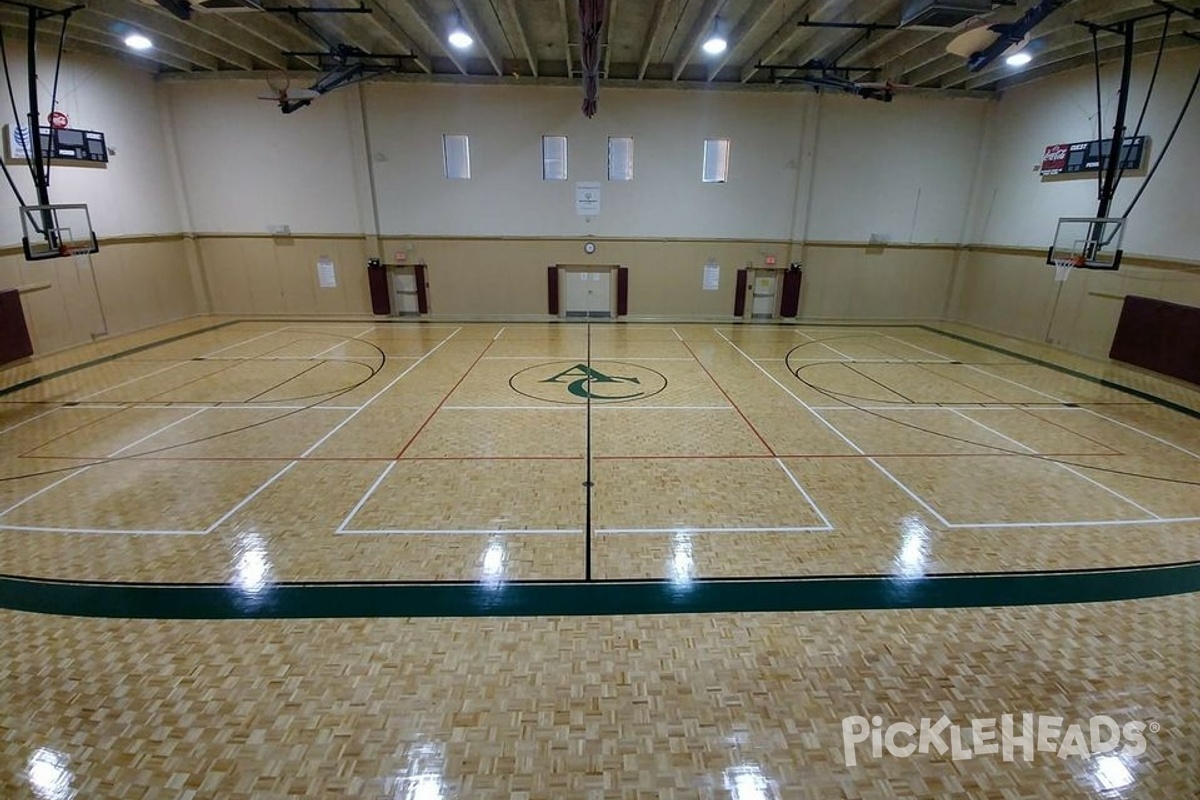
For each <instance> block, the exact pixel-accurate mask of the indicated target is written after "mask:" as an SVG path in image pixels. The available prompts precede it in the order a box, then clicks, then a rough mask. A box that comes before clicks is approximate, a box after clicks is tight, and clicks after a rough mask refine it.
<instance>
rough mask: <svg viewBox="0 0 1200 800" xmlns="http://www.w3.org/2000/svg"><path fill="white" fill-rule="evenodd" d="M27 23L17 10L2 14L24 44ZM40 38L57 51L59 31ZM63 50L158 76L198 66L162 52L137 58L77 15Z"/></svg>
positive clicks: (42, 32)
mask: <svg viewBox="0 0 1200 800" xmlns="http://www.w3.org/2000/svg"><path fill="white" fill-rule="evenodd" d="M28 22H29V18H28V17H26V16H25V15H24V14H23V13H21V12H19V11H17V10H15V9H13V10H11V11H10V10H7V9H2V10H0V25H3V26H4V28H5V30H6V32H8V31H16V30H18V29H19V30H20V32H21V37H22V41H24V36H25V30H26V26H27V25H28ZM38 37H39V39H45V40H47V41H53V43H54V45H55V47H56V48H57V46H58V31H54V30H52V29H50V28H45V27H43V28H40V29H39V32H38ZM76 45H78V47H77V46H76ZM64 50H65V51H67V52H71V51H72V50H78V52H81V53H87V54H89V55H98V56H104V57H115V58H118V59H119V60H120V61H122V62H123V63H125V64H129V65H131V66H134V67H136V68H137V69H140V70H144V71H148V72H159V71H160V67H167V68H169V69H175V70H179V71H181V72H191V71H192V70H193V69H194V68H195V67H196V65H195V64H193V63H192V62H190V61H188V60H187V59H184V58H179V57H178V56H175V55H173V54H172V53H169V52H165V51H161V50H151V51H150V52H148V53H146V54H145V55H142V54H134V53H133V51H132V50H130V49H129V48H128V47H126V46H125V43H124V42H123V41H121V39H120V38H119V37H118V36H116V35H115V34H113V33H112V32H111V31H108V30H97V29H94V28H90V27H87V26H85V25H82V24H80V20H79V18H78V12H77V13H76V14H72V15H71V22H70V24H69V25H68V26H67V42H66V46H65V47H64Z"/></svg>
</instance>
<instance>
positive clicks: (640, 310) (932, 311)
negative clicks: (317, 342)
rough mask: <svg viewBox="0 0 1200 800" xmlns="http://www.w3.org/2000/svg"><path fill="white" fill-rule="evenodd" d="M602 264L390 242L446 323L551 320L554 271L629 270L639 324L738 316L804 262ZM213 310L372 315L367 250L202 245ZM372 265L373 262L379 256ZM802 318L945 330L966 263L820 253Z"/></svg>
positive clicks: (628, 258) (759, 252) (572, 254)
mask: <svg viewBox="0 0 1200 800" xmlns="http://www.w3.org/2000/svg"><path fill="white" fill-rule="evenodd" d="M596 241H597V244H598V245H599V246H598V248H597V251H596V253H595V254H593V255H587V254H585V253H584V252H583V246H582V241H581V240H577V239H541V238H537V239H534V238H530V239H515V238H508V239H492V238H465V239H459V238H455V239H450V238H445V239H442V238H437V239H431V238H403V239H400V238H391V239H384V240H382V241H381V243H380V244H381V249H382V253H383V255H384V258H385V259H386V260H389V261H392V260H396V257H397V254H399V253H403V255H404V258H405V261H406V263H409V264H415V263H425V264H426V265H427V267H428V280H429V299H430V310H431V312H432V313H433V314H434V315H437V316H441V317H472V318H483V317H489V318H503V317H542V316H545V314H546V268H547V267H548V266H551V265H564V266H596V267H604V266H612V265H615V266H624V267H627V268H629V315H630V316H631V317H682V318H717V317H721V318H725V317H730V316H732V313H733V303H734V289H735V280H736V271H737V270H738V269H740V268H742V267H745V266H746V265H747V264H754V265H760V266H761V264H762V263H763V261H764V259H765V257H766V256H767V255H774V256H775V257H776V259H777V262H778V263H779V264H780V265H785V264H787V263H788V260H789V259H790V258H791V257H792V256H793V255H794V254H797V253H799V251H800V249H799V246H798V245H796V246H794V247H792V248H789V246H788V244H787V243H786V242H779V241H736V240H730V241H694V240H693V241H689V240H666V239H657V240H647V239H598V240H596ZM197 242H198V246H199V249H200V252H201V255H202V258H203V260H204V264H205V276H206V282H207V284H208V291H209V295H210V297H211V300H212V307H213V310H214V311H216V312H218V313H235V314H325V315H336V314H338V313H355V314H357V313H369V312H370V299H369V295H368V292H367V285H366V270H365V268H364V265H365V262H366V258H367V256H368V247H367V240H366V239H352V238H322V237H312V238H296V239H293V240H275V239H271V238H267V237H211V236H210V237H198V238H197ZM323 254H325V255H330V256H331V257H333V258H334V260H335V263H336V265H337V270H338V289H336V290H331V289H321V288H319V287H318V286H317V281H316V261H317V258H318V257H319V256H320V255H323ZM372 254H373V253H372ZM805 257H806V266H805V280H804V286H803V290H802V292H801V314H802V316H803V317H805V318H811V319H923V320H929V319H940V318H941V317H942V313H943V309H944V308H945V305H946V301H947V296H948V294H949V291H950V286H951V278H952V275H953V271H954V259H955V251H954V249H953V248H948V247H940V248H939V247H887V248H886V249H883V248H866V247H864V246H847V245H839V244H814V245H809V247H808V248H807V249H806V251H805ZM710 258H712V259H715V260H716V262H717V263H718V264H719V265H720V266H721V282H720V288H719V289H718V290H717V291H704V289H703V288H702V280H701V279H702V270H703V266H704V264H705V263H706V262H707V261H708V260H709V259H710Z"/></svg>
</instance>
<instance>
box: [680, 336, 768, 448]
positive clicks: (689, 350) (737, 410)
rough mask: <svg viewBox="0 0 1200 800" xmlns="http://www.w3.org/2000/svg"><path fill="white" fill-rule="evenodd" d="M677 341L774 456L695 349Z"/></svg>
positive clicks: (682, 341)
mask: <svg viewBox="0 0 1200 800" xmlns="http://www.w3.org/2000/svg"><path fill="white" fill-rule="evenodd" d="M679 342H680V344H682V345H683V346H684V347H686V348H687V351H688V352H689V353H691V355H692V358H694V359H695V360H696V363H697V364H698V365H699V366H700V369H702V370H704V374H705V375H707V376H708V379H709V380H710V381H712V382H713V386H716V387H717V390H718V391H719V392H720V393H721V394H723V395H725V399H726V400H728V401H729V405H731V406H733V409H734V411H736V412H738V416H740V417H741V418H742V421H743V422H745V423H746V425H747V426H748V427H749V428H750V430H752V431H754V435H755V436H757V437H758V440H759V441H760V442H762V446H763V447H765V448H767V452H768V453H770V454H771V455H772V456H775V455H776V453H775V450H774V448H772V447H771V445H769V444H767V440H766V439H764V438H763V435H762V434H761V433H759V432H758V428H756V427H754V423H752V422H751V421H750V418H749V417H747V416H746V413H745V412H744V411H742V409H741V407H739V406H738V404H737V403H735V402H733V398H732V397H730V396H729V392H727V391H725V388H724V387H723V386H721V384H719V383H717V379H716V378H714V377H713V374H712V373H711V372H709V371H708V367H706V366H704V362H702V361H701V360H700V358H699V357H698V356H697V355H696V351H694V350H693V349H692V346H691V345H689V344H688V343H687V342H685V341H684V340H682V339H680V340H679Z"/></svg>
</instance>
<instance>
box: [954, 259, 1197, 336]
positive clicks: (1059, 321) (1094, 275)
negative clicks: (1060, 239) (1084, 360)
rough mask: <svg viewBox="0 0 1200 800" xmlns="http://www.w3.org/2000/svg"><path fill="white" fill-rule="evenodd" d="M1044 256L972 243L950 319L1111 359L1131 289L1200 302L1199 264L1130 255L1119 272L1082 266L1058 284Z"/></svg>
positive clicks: (1136, 292) (959, 274)
mask: <svg viewBox="0 0 1200 800" xmlns="http://www.w3.org/2000/svg"><path fill="white" fill-rule="evenodd" d="M1045 260H1046V258H1045V255H1044V254H1042V253H1037V254H1035V253H1033V252H1030V251H1022V250H1017V249H1013V250H1011V251H1007V252H1005V251H1001V250H997V249H992V248H972V249H971V250H969V251H968V252H966V253H965V254H964V257H963V262H962V264H961V267H960V269H959V270H958V272H957V273H956V282H955V286H954V300H953V301H952V303H951V309H950V313H949V314H948V318H949V319H951V320H954V321H957V322H965V323H967V324H969V325H976V326H978V327H981V328H987V329H988V330H993V331H997V332H1000V333H1006V334H1009V335H1012V336H1017V337H1020V338H1022V339H1028V340H1030V341H1035V342H1043V341H1045V342H1048V343H1049V344H1052V345H1054V346H1056V347H1061V348H1063V349H1066V350H1070V351H1072V352H1076V353H1082V354H1084V355H1089V356H1093V357H1096V358H1105V357H1107V356H1108V350H1109V347H1110V346H1111V345H1112V337H1113V333H1114V332H1115V331H1116V328H1117V320H1118V319H1119V318H1120V315H1121V307H1122V304H1123V303H1124V298H1125V296H1126V295H1129V294H1134V295H1139V296H1142V297H1154V298H1158V299H1162V300H1169V301H1171V302H1175V303H1183V304H1185V305H1192V306H1197V307H1200V273H1198V272H1197V269H1198V267H1200V265H1197V264H1191V265H1188V264H1186V263H1182V262H1181V263H1178V264H1176V265H1173V266H1175V267H1177V268H1175V269H1171V268H1164V267H1151V266H1144V265H1139V264H1138V263H1137V259H1136V258H1130V259H1129V260H1128V261H1127V262H1126V263H1124V264H1122V266H1121V269H1120V270H1119V271H1117V272H1100V271H1093V270H1076V271H1074V272H1072V273H1071V275H1070V276H1069V277H1068V279H1067V280H1066V281H1065V282H1064V283H1062V284H1059V283H1056V282H1055V280H1054V270H1053V269H1052V268H1050V267H1048V266H1046V263H1045ZM1189 270H1190V271H1189ZM1060 287H1061V291H1060Z"/></svg>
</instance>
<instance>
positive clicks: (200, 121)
mask: <svg viewBox="0 0 1200 800" xmlns="http://www.w3.org/2000/svg"><path fill="white" fill-rule="evenodd" d="M261 88H262V87H261V86H258V85H256V84H247V83H244V82H224V81H222V82H219V83H218V82H215V81H214V82H210V81H203V82H177V83H172V84H171V85H170V87H169V91H170V97H171V103H172V113H173V116H174V130H175V138H176V142H177V145H178V151H179V158H180V161H181V163H182V165H183V170H182V171H183V180H184V183H185V192H186V196H187V199H188V204H189V206H190V207H191V217H192V225H193V228H194V229H195V230H197V231H207V232H248V233H259V232H263V231H265V227H266V225H267V224H269V223H282V224H288V225H291V226H292V230H293V231H295V232H297V233H300V232H304V233H361V232H364V231H366V232H371V231H373V229H374V226H373V221H372V214H371V201H370V195H369V192H368V191H367V189H366V186H367V185H368V178H367V176H366V174H365V146H364V144H363V138H362V136H363V132H362V129H361V126H362V109H361V107H360V104H359V99H358V94H357V93H356V91H357V90H354V89H350V90H342V91H339V92H334V93H332V94H330V95H328V96H326V97H322V98H320V99H319V100H317V101H316V102H315V103H313V105H312V106H311V107H309V108H305V109H302V110H300V111H297V112H296V113H295V114H292V115H289V116H284V115H282V114H280V113H279V112H278V110H277V109H276V108H275V107H274V106H272V105H271V104H269V103H264V102H262V101H258V100H255V99H253V97H254V95H255V94H256V93H257V91H259V90H261ZM362 92H363V96H364V97H365V105H366V111H367V113H366V120H367V122H366V125H367V134H368V135H369V137H370V150H371V166H372V168H373V171H374V180H375V187H376V194H377V198H378V212H379V218H380V229H381V233H382V234H383V235H390V236H401V235H420V236H548V237H575V236H589V235H595V236H607V237H636V238H657V237H663V238H693V239H722V238H725V239H749V240H755V239H761V240H786V239H789V238H792V237H793V236H795V237H796V238H799V237H800V236H802V235H803V233H804V230H805V219H804V217H803V215H804V210H805V209H806V208H807V207H808V198H809V194H810V191H809V189H810V187H809V184H808V182H809V177H808V176H809V175H810V174H813V175H815V177H814V178H812V180H813V181H815V184H814V186H813V187H812V188H813V191H812V193H811V194H812V220H811V224H810V225H809V226H808V227H809V230H808V235H809V237H810V238H812V239H817V240H841V241H864V240H866V239H867V238H868V236H869V234H870V233H873V232H884V233H886V234H888V235H889V236H890V237H891V238H892V240H893V241H918V242H953V241H957V240H958V237H959V236H960V233H961V231H962V228H963V222H964V214H965V209H966V207H967V201H968V197H969V192H970V177H971V174H972V172H973V170H974V167H975V163H976V154H977V152H978V142H979V138H980V136H981V131H982V125H983V119H984V115H985V111H986V108H987V106H988V104H987V103H983V102H978V101H963V100H944V101H943V100H928V99H916V98H900V99H898V100H897V101H896V102H894V103H891V104H883V103H874V102H868V101H863V100H859V99H856V98H842V97H826V98H821V99H820V101H819V104H820V107H821V108H820V111H819V116H820V123H819V124H820V137H819V140H818V141H817V148H816V150H815V162H816V163H815V166H816V168H815V170H811V169H806V167H811V166H812V164H811V162H810V159H813V158H814V156H812V155H811V154H810V152H808V151H806V150H805V147H806V146H811V142H812V137H811V135H806V128H805V126H806V125H812V124H813V119H814V117H815V116H817V115H818V112H816V109H817V106H818V98H817V97H816V96H815V95H813V94H811V93H808V92H727V91H696V90H660V89H651V90H647V89H638V90H631V89H618V88H610V87H602V88H601V94H600V111H599V113H598V114H597V115H596V117H594V118H593V119H590V120H589V119H586V118H584V117H583V115H582V112H581V111H580V101H581V93H580V91H579V90H578V89H574V88H547V87H519V86H502V87H501V86H479V85H465V86H464V85H429V84H408V83H395V82H380V83H374V84H369V85H366V86H364V87H363V88H362ZM445 133H457V134H467V135H468V136H469V137H470V151H471V180H469V181H448V180H446V179H445V177H444V173H443V156H442V135H443V134H445ZM808 133H809V134H811V130H810V131H809V132H808ZM543 135H565V136H567V137H568V162H569V163H568V180H567V181H543V180H542V177H541V174H542V173H541V169H542V167H541V137H542V136H543ZM609 136H632V137H633V139H634V162H635V163H634V179H633V181H631V182H618V181H608V180H607V143H608V137H609ZM706 138H729V139H730V140H731V141H732V145H731V157H730V169H729V182H728V183H725V184H705V183H703V182H702V181H701V165H702V154H703V141H704V140H705V139H706ZM578 181H596V182H599V183H600V184H601V213H600V215H599V216H598V217H594V218H592V219H591V220H590V221H589V220H588V219H585V218H584V217H581V216H579V215H577V214H576V212H575V184H576V182H578ZM918 192H919V195H920V197H919V201H918Z"/></svg>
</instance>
